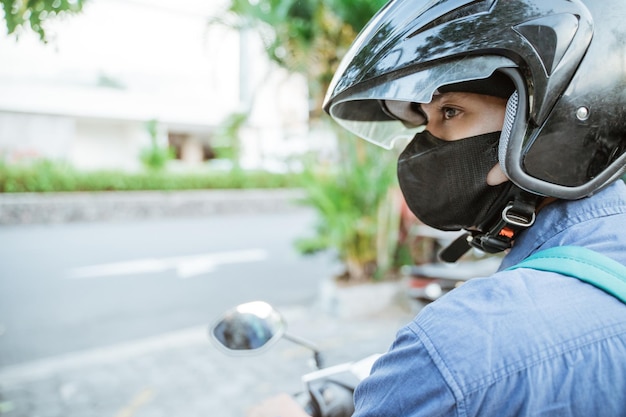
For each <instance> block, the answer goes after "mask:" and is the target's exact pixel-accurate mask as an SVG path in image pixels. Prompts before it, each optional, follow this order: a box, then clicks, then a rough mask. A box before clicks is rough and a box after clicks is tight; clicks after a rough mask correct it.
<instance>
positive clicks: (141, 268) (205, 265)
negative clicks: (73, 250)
mask: <svg viewBox="0 0 626 417" xmlns="http://www.w3.org/2000/svg"><path fill="white" fill-rule="evenodd" d="M265 259H267V251H265V250H263V249H249V250H242V251H233V252H215V253H205V254H199V255H190V256H175V257H171V258H160V259H159V258H148V259H136V260H132V261H125V262H114V263H107V264H99V265H90V266H84V267H79V268H74V269H71V270H70V271H69V272H68V275H67V278H69V279H88V278H101V277H111V276H118V275H131V274H147V273H155V272H162V271H167V270H169V269H173V270H175V271H176V274H177V275H178V277H179V278H181V279H185V278H193V277H195V276H198V275H201V274H205V273H209V272H212V271H214V270H215V269H216V268H217V267H218V266H220V265H224V264H237V263H244V262H258V261H263V260H265Z"/></svg>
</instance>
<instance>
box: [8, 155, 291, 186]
mask: <svg viewBox="0 0 626 417" xmlns="http://www.w3.org/2000/svg"><path fill="white" fill-rule="evenodd" d="M299 178H300V176H299V175H294V174H275V173H270V172H265V171H243V170H233V171H210V170H205V169H203V170H198V171H194V172H168V171H165V170H163V171H146V172H136V173H129V172H123V171H115V170H100V171H80V170H77V169H74V168H73V167H71V166H70V165H69V164H65V163H60V162H52V161H47V160H40V161H35V162H32V163H28V164H7V163H3V162H0V192H3V193H19V192H69V191H140V190H170V191H173V190H201V189H228V188H237V189H243V188H288V187H297V186H299V185H300V179H299Z"/></svg>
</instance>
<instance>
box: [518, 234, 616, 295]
mask: <svg viewBox="0 0 626 417" xmlns="http://www.w3.org/2000/svg"><path fill="white" fill-rule="evenodd" d="M517 268H531V269H537V270H539V271H548V272H558V273H559V274H562V275H567V276H570V277H574V278H578V279H579V280H581V281H584V282H586V283H588V284H591V285H594V286H596V287H598V288H600V289H601V290H604V291H606V292H607V293H609V294H611V295H613V296H614V297H616V298H617V299H619V300H620V301H622V302H623V303H626V266H624V265H622V264H620V263H619V262H617V261H615V260H613V259H611V258H609V257H607V256H605V255H602V254H600V253H598V252H595V251H592V250H590V249H587V248H583V247H581V246H557V247H554V248H550V249H546V250H542V251H539V252H537V253H535V254H533V255H531V256H529V257H528V258H526V259H524V260H523V261H522V262H520V263H519V264H517V265H514V266H512V267H510V268H507V270H512V269H517Z"/></svg>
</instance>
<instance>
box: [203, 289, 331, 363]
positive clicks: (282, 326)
mask: <svg viewBox="0 0 626 417" xmlns="http://www.w3.org/2000/svg"><path fill="white" fill-rule="evenodd" d="M209 335H210V338H211V340H212V341H213V343H214V344H216V345H217V346H218V347H219V348H221V349H223V350H225V351H226V352H227V353H230V354H245V353H248V352H257V351H259V350H262V349H263V350H264V349H265V348H267V347H269V346H271V345H273V344H274V343H275V342H277V341H278V340H279V339H280V338H285V339H287V340H289V341H291V342H294V343H297V344H299V345H301V346H304V347H306V348H308V349H310V350H311V351H312V352H313V359H314V360H315V365H316V366H317V368H318V369H321V368H322V366H323V363H322V362H323V361H322V355H321V353H320V351H319V349H318V347H317V346H315V344H313V343H311V342H309V341H308V340H305V339H302V338H300V337H296V336H294V335H292V334H289V333H287V323H286V322H285V319H284V318H283V316H282V315H281V314H280V313H279V312H278V311H276V309H274V307H272V306H271V305H270V304H268V303H266V302H265V301H252V302H250V303H245V304H239V305H238V306H236V307H235V308H232V309H230V310H228V311H227V312H226V313H224V314H223V315H222V317H221V318H220V319H219V320H218V321H217V322H215V324H213V325H212V326H211V327H210V328H209Z"/></svg>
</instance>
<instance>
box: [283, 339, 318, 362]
mask: <svg viewBox="0 0 626 417" xmlns="http://www.w3.org/2000/svg"><path fill="white" fill-rule="evenodd" d="M283 337H284V338H285V339H287V340H290V341H292V342H294V343H297V344H299V345H301V346H304V347H306V348H308V349H311V350H312V351H313V358H314V359H315V366H316V367H317V368H318V369H322V366H323V364H322V354H321V353H320V350H319V348H318V347H317V346H315V344H313V343H312V342H309V341H308V340H306V339H303V338H301V337H297V336H294V335H292V334H289V333H287V332H285V333H284V334H283Z"/></svg>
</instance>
